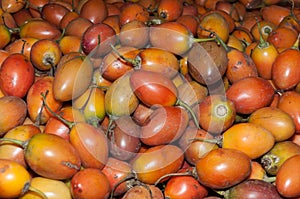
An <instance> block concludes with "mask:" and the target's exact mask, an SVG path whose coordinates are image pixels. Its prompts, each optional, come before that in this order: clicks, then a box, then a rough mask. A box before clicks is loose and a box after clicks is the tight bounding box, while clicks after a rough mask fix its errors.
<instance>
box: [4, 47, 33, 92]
mask: <svg viewBox="0 0 300 199" xmlns="http://www.w3.org/2000/svg"><path fill="white" fill-rule="evenodd" d="M34 78H35V75H34V68H33V65H32V64H31V62H30V61H29V60H28V59H27V58H26V56H25V55H23V54H21V53H14V54H11V55H9V56H8V57H7V58H6V59H5V60H4V61H3V63H2V65H1V68H0V88H1V91H2V92H3V93H4V94H5V95H13V96H17V97H21V98H23V97H24V96H25V95H26V94H27V92H28V90H29V88H30V86H31V85H32V84H33V82H34Z"/></svg>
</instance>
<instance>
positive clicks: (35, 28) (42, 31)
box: [19, 18, 61, 39]
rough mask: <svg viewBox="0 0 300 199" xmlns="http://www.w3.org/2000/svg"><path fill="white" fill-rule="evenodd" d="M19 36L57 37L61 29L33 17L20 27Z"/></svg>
mask: <svg viewBox="0 0 300 199" xmlns="http://www.w3.org/2000/svg"><path fill="white" fill-rule="evenodd" d="M19 35H20V37H21V38H27V37H33V38H36V39H58V38H59V37H60V35H61V31H60V30H59V29H58V28H57V27H56V26H55V25H53V24H51V23H50V22H48V21H46V20H44V19H40V18H34V19H31V20H29V21H27V22H26V23H24V24H23V25H22V26H21V27H20V33H19Z"/></svg>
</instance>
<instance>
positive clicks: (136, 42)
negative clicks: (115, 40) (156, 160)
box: [118, 20, 149, 49]
mask: <svg viewBox="0 0 300 199" xmlns="http://www.w3.org/2000/svg"><path fill="white" fill-rule="evenodd" d="M118 36H119V40H120V43H121V45H122V46H132V47H135V48H138V49H141V48H143V47H145V46H146V45H147V44H148V42H149V27H148V26H147V25H146V24H145V23H143V22H141V21H138V20H133V21H130V22H128V23H126V24H124V25H123V26H122V27H121V29H120V34H119V35H118Z"/></svg>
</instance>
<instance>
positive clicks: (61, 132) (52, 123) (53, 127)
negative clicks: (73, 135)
mask: <svg viewBox="0 0 300 199" xmlns="http://www.w3.org/2000/svg"><path fill="white" fill-rule="evenodd" d="M57 114H58V115H60V116H61V117H63V118H64V119H66V120H67V121H69V122H86V121H85V117H84V115H83V114H82V112H81V111H80V110H77V109H75V108H74V107H72V106H63V107H62V108H61V109H60V110H59V111H58V112H57ZM43 132H44V133H50V134H56V135H58V136H61V137H62V138H64V139H66V140H70V134H69V133H70V127H69V126H67V125H66V124H65V123H63V122H62V121H61V120H59V119H58V118H57V117H55V116H51V117H50V118H49V120H48V121H47V123H46V124H45V128H44V131H43Z"/></svg>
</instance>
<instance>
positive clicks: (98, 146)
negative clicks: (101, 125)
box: [70, 122, 109, 169]
mask: <svg viewBox="0 0 300 199" xmlns="http://www.w3.org/2000/svg"><path fill="white" fill-rule="evenodd" d="M70 143H71V144H72V145H73V146H74V148H75V149H76V150H77V151H78V154H79V156H80V159H81V163H82V166H83V167H85V168H88V167H91V168H98V169H102V168H103V167H104V166H105V164H106V162H107V159H108V153H109V151H108V150H109V147H108V142H107V138H106V137H105V135H104V133H103V132H102V131H101V130H99V129H96V128H95V127H94V126H92V125H90V124H88V123H85V122H79V123H77V124H75V126H74V127H73V128H72V129H71V131H70Z"/></svg>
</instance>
